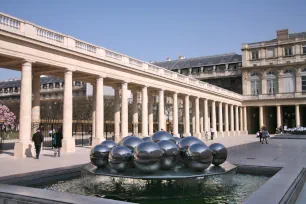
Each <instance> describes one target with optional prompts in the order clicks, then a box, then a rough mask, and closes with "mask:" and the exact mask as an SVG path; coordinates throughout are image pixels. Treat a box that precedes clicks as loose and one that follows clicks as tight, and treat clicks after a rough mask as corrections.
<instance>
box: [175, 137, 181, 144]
mask: <svg viewBox="0 0 306 204" xmlns="http://www.w3.org/2000/svg"><path fill="white" fill-rule="evenodd" d="M173 139H174V141H175V144H176V145H178V144H179V142H180V141H181V140H182V139H181V138H179V137H173Z"/></svg>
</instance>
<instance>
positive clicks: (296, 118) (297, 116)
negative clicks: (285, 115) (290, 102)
mask: <svg viewBox="0 0 306 204" xmlns="http://www.w3.org/2000/svg"><path fill="white" fill-rule="evenodd" d="M295 121H296V127H299V126H301V120H300V106H299V105H296V106H295Z"/></svg>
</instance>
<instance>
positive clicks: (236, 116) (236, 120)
mask: <svg viewBox="0 0 306 204" xmlns="http://www.w3.org/2000/svg"><path fill="white" fill-rule="evenodd" d="M235 122H236V124H235V131H236V135H239V113H238V106H235Z"/></svg>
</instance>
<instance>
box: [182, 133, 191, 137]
mask: <svg viewBox="0 0 306 204" xmlns="http://www.w3.org/2000/svg"><path fill="white" fill-rule="evenodd" d="M183 136H184V137H188V136H191V134H190V133H184V134H183Z"/></svg>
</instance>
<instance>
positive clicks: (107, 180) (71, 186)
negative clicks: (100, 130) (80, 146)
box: [42, 174, 269, 204]
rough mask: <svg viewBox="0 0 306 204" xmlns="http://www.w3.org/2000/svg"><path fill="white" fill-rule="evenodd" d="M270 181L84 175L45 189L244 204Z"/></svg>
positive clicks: (162, 203)
mask: <svg viewBox="0 0 306 204" xmlns="http://www.w3.org/2000/svg"><path fill="white" fill-rule="evenodd" d="M268 179H269V177H266V176H253V175H247V174H235V175H234V176H233V175H228V174H226V175H219V176H212V177H206V178H202V179H179V180H140V179H128V178H112V177H107V176H94V175H89V174H83V175H82V177H81V178H76V179H72V180H68V181H59V182H56V183H53V184H49V185H47V186H43V187H42V188H45V189H49V190H54V191H61V192H70V193H76V194H81V195H89V196H96V197H104V198H109V199H115V200H125V201H130V202H137V203H149V204H153V203H154V204H166V203H167V204H174V203H175V204H176V203H192V204H197V203H242V202H243V201H244V200H245V199H246V198H247V197H248V196H249V195H250V194H251V193H252V192H254V191H255V190H257V189H258V188H259V187H260V186H261V185H263V184H264V183H265V182H266V181H267V180H268Z"/></svg>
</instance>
